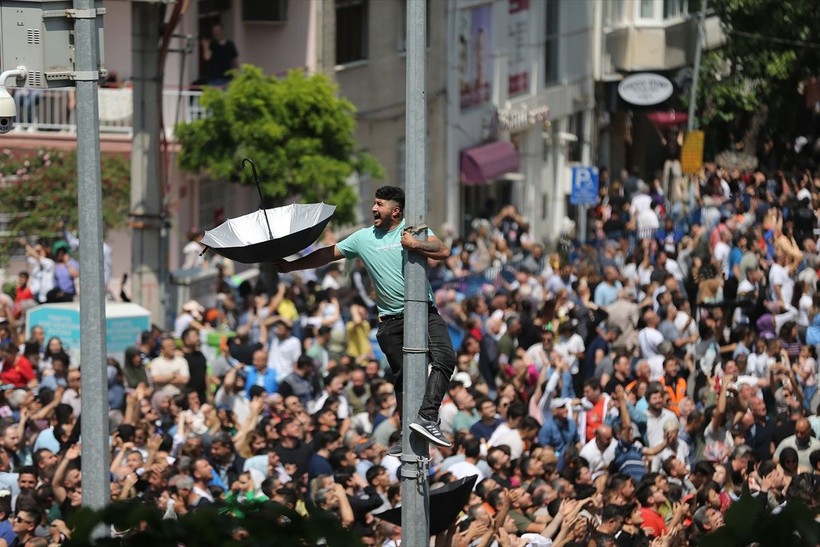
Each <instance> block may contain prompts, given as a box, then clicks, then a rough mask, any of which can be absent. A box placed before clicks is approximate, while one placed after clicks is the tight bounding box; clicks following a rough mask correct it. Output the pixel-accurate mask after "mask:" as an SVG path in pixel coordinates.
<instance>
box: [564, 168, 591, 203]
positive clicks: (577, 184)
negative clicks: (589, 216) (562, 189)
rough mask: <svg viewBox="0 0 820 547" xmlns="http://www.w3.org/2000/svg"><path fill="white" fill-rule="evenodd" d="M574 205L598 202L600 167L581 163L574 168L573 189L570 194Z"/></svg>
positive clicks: (570, 199) (570, 200)
mask: <svg viewBox="0 0 820 547" xmlns="http://www.w3.org/2000/svg"><path fill="white" fill-rule="evenodd" d="M569 202H570V203H571V204H572V205H595V204H597V203H598V168H597V167H590V166H586V165H579V166H576V167H573V168H572V189H571V191H570V194H569Z"/></svg>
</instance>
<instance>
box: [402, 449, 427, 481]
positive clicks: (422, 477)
mask: <svg viewBox="0 0 820 547" xmlns="http://www.w3.org/2000/svg"><path fill="white" fill-rule="evenodd" d="M399 461H401V463H402V465H401V468H400V469H401V471H400V473H399V476H400V477H401V478H403V479H413V480H415V481H417V482H418V483H419V484H420V485H421V484H424V483H425V482H427V474H428V472H429V469H430V458H425V457H424V456H416V455H414V454H402V455H401V458H399Z"/></svg>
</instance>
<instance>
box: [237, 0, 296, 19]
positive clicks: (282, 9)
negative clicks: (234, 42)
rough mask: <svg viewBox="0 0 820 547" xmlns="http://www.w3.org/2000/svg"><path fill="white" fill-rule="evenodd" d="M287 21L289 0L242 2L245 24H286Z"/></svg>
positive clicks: (245, 0)
mask: <svg viewBox="0 0 820 547" xmlns="http://www.w3.org/2000/svg"><path fill="white" fill-rule="evenodd" d="M287 20H288V0H242V21H244V22H245V23H285V22H286V21H287Z"/></svg>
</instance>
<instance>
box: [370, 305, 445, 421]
mask: <svg viewBox="0 0 820 547" xmlns="http://www.w3.org/2000/svg"><path fill="white" fill-rule="evenodd" d="M376 339H377V340H378V341H379V346H380V347H381V349H382V351H383V352H384V354H385V356H386V357H387V362H388V363H389V364H390V370H392V371H393V376H394V378H395V384H394V385H395V387H396V402H397V404H398V409H399V414H401V412H402V395H403V394H402V386H403V384H404V378H403V375H402V369H403V367H404V352H403V350H402V347H403V346H404V316H403V315H394V316H390V317H388V318H387V319H385V320H383V321H382V322H381V323H379V332H378V334H377V335H376ZM427 348H428V350H429V353H428V359H429V363H430V367H431V368H430V375H429V376H428V377H427V386H426V388H425V390H424V400H422V402H421V407H420V408H419V416H421V417H422V418H425V419H427V420H437V419H438V409H439V406H441V400H442V399H444V394H445V393H447V385H448V384H449V382H450V377H451V376H452V375H453V370H455V368H456V354H455V351H453V345H452V343H451V342H450V333H449V332H448V330H447V324H446V323H445V322H444V319H443V318H442V317H441V316H440V315H439V314H438V311H437V310H436V308H434V307H432V306H431V307H430V310H429V312H428V314H427Z"/></svg>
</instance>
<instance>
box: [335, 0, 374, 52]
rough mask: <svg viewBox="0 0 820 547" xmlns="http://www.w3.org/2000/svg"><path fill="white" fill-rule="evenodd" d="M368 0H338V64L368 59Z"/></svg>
mask: <svg viewBox="0 0 820 547" xmlns="http://www.w3.org/2000/svg"><path fill="white" fill-rule="evenodd" d="M367 3H368V0H336V64H337V65H344V64H348V63H355V62H356V61H363V60H365V59H367V30H368V24H367V23H368V16H367Z"/></svg>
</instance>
